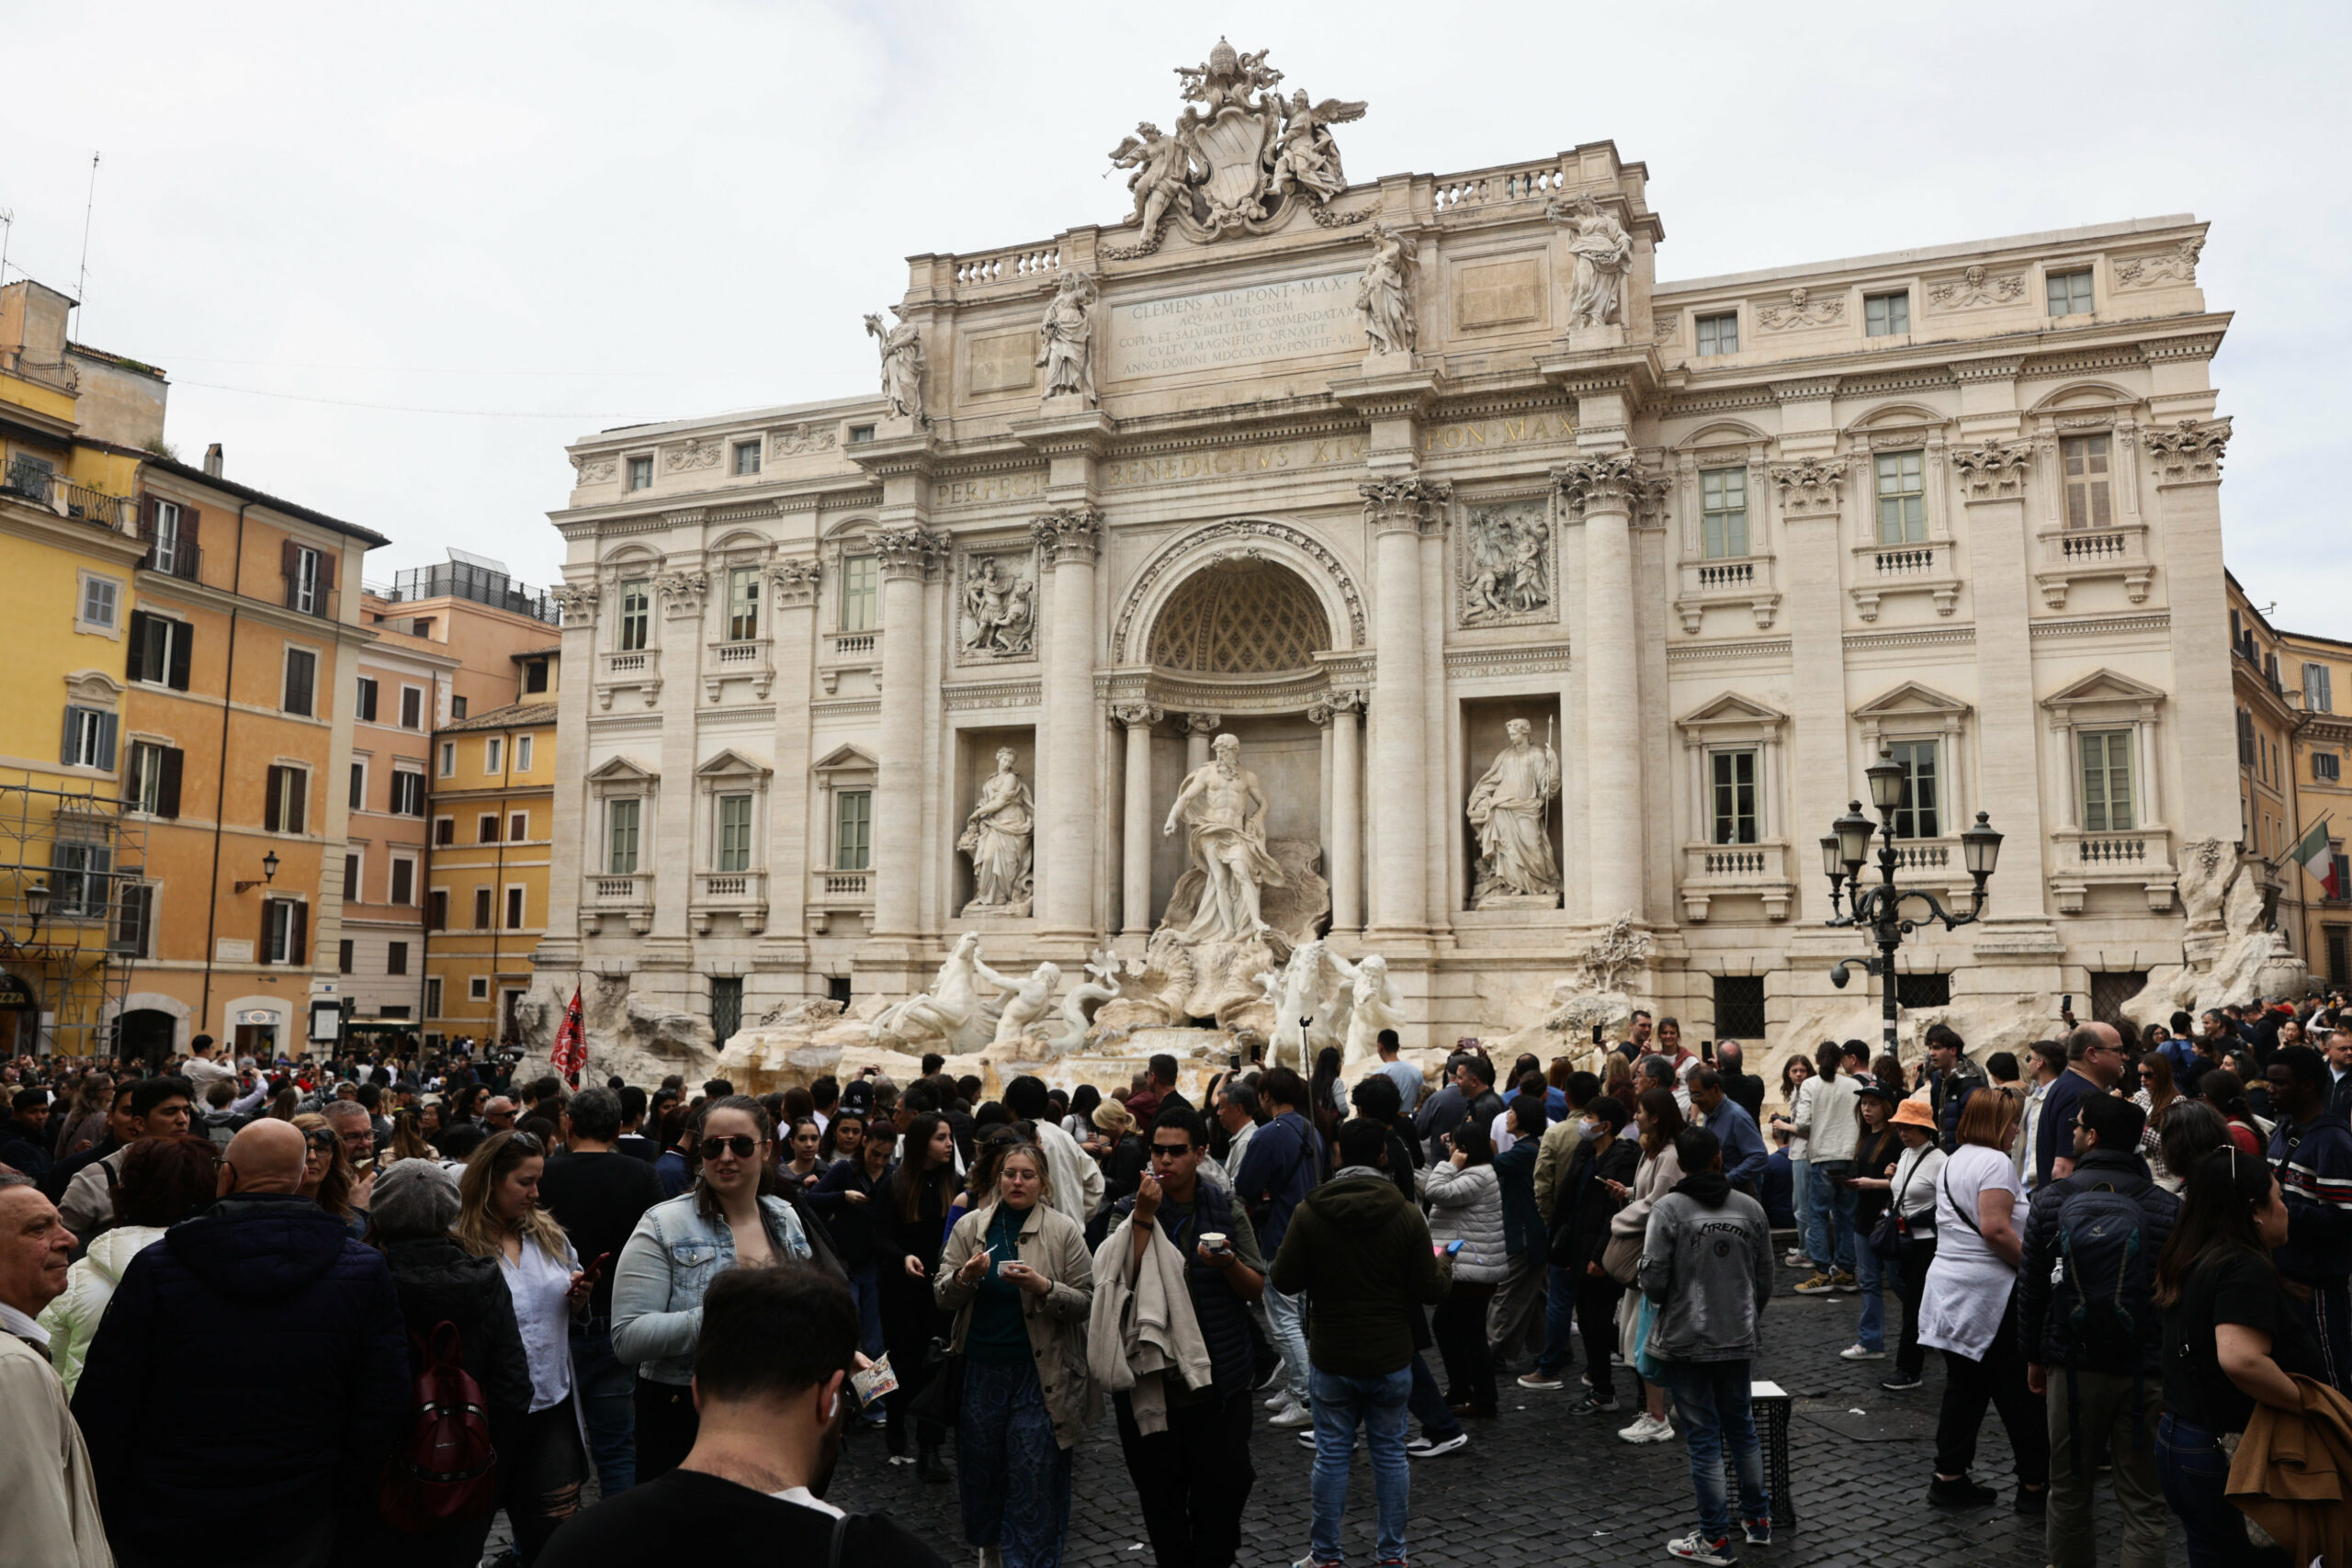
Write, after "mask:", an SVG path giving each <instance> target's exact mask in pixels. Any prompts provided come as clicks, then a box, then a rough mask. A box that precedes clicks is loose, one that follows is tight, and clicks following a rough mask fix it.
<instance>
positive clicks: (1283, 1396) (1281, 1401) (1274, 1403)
mask: <svg viewBox="0 0 2352 1568" xmlns="http://www.w3.org/2000/svg"><path fill="white" fill-rule="evenodd" d="M1291 1403H1292V1400H1291V1397H1290V1390H1288V1389H1286V1388H1285V1389H1279V1390H1277V1391H1275V1393H1274V1397H1273V1398H1272V1399H1270V1400H1268V1401H1266V1408H1267V1409H1269V1410H1280V1409H1281V1408H1282V1407H1283V1405H1285V1404H1291Z"/></svg>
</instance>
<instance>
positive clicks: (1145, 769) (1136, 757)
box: [1111, 703, 1159, 936]
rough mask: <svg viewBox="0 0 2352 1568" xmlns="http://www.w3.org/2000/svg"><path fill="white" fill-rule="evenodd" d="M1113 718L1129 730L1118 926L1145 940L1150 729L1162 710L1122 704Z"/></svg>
mask: <svg viewBox="0 0 2352 1568" xmlns="http://www.w3.org/2000/svg"><path fill="white" fill-rule="evenodd" d="M1111 716H1112V717H1114V718H1115V719H1117V720H1118V721H1119V722H1120V723H1121V724H1123V725H1125V726H1126V730H1127V766H1126V778H1125V784H1124V798H1125V803H1126V810H1125V823H1124V827H1125V834H1124V841H1123V842H1122V844H1121V847H1120V857H1119V871H1120V878H1121V881H1120V889H1119V923H1120V926H1121V929H1122V930H1123V931H1125V933H1126V934H1127V935H1129V936H1142V935H1145V934H1146V933H1148V931H1150V930H1151V727H1152V726H1153V725H1154V724H1155V723H1157V722H1158V721H1159V709H1158V708H1156V707H1153V706H1152V705H1150V704H1149V703H1121V704H1120V705H1118V706H1117V707H1114V708H1113V709H1112V710H1111Z"/></svg>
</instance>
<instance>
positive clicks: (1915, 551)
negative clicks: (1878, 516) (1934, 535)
mask: <svg viewBox="0 0 2352 1568" xmlns="http://www.w3.org/2000/svg"><path fill="white" fill-rule="evenodd" d="M1846 592H1848V593H1849V594H1850V595H1851V596H1852V598H1853V601H1854V608H1855V609H1856V610H1857V611H1858V612H1859V613H1860V615H1861V617H1862V619H1864V620H1866V621H1875V620H1877V619H1878V607H1879V602H1880V601H1881V600H1882V599H1884V598H1885V597H1886V596H1887V595H1888V594H1890V593H1931V594H1933V595H1934V596H1935V601H1936V614H1937V615H1951V613H1952V610H1953V608H1954V606H1956V605H1957V604H1959V602H1960V572H1959V563H1958V562H1957V561H1955V560H1954V559H1953V558H1952V547H1951V543H1950V541H1948V540H1930V541H1928V543H1925V544H1917V545H1856V546H1855V547H1854V577H1853V581H1852V583H1851V584H1850V585H1849V587H1848V588H1847V590H1846Z"/></svg>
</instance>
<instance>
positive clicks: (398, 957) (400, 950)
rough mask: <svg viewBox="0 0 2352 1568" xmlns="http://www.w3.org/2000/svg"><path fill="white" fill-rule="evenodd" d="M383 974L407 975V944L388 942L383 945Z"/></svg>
mask: <svg viewBox="0 0 2352 1568" xmlns="http://www.w3.org/2000/svg"><path fill="white" fill-rule="evenodd" d="M384 973H385V974H387V975H405V974H407V973H408V943H406V942H386V943H385V944H384Z"/></svg>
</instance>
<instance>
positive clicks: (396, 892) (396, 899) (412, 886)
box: [392, 855, 416, 907]
mask: <svg viewBox="0 0 2352 1568" xmlns="http://www.w3.org/2000/svg"><path fill="white" fill-rule="evenodd" d="M392 902H393V903H395V904H399V905H401V906H403V907H405V906H407V905H410V904H413V903H415V902H416V862H414V861H413V860H410V859H408V858H406V857H405V856H401V855H395V856H394V857H392Z"/></svg>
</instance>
